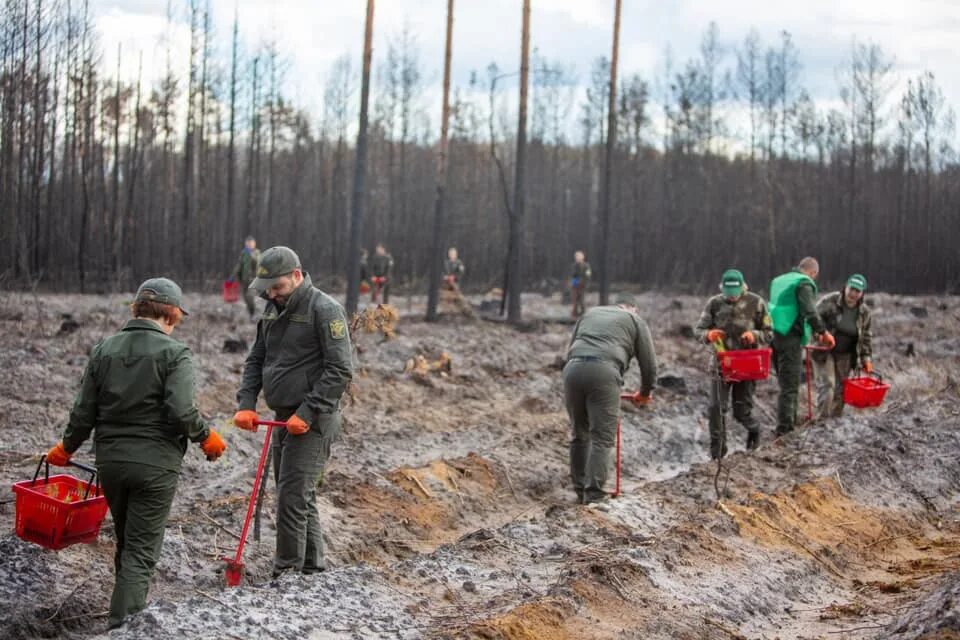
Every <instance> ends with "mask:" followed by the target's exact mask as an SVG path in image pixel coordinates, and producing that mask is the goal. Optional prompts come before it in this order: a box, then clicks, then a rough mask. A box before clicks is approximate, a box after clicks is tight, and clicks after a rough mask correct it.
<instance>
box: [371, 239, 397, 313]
mask: <svg viewBox="0 0 960 640" xmlns="http://www.w3.org/2000/svg"><path fill="white" fill-rule="evenodd" d="M370 274H371V277H370V280H371V285H370V286H371V290H370V301H371V302H377V297H378V295H379V293H380V292H381V291H383V304H387V303H388V302H390V281H391V280H392V279H393V256H391V255H390V254H389V253H388V252H387V248H386V247H385V246H384V245H383V243H380V244H378V245H377V246H376V248H375V249H374V250H373V257H372V258H370Z"/></svg>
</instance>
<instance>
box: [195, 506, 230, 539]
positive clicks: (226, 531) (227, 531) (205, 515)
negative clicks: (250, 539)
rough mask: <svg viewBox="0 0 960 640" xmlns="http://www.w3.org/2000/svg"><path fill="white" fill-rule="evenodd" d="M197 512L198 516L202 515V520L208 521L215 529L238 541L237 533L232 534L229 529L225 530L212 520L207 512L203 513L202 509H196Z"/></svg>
mask: <svg viewBox="0 0 960 640" xmlns="http://www.w3.org/2000/svg"><path fill="white" fill-rule="evenodd" d="M197 511H198V512H200V515H202V516H203V517H204V518H206V519H207V520H209V521H210V523H211V524H213V525H214V526H215V527H217V528H218V529H220V530H221V531H223V532H224V533H229V534H230V535H231V536H233V537H234V538H236V539H237V540H239V539H240V534H239V533H234V532H233V531H230V529H227V528H226V527H225V526H223V525H222V524H220V523H219V522H217V521H216V520H214V519H213V518H212V517H211V516H210V515H209V514H207V512H206V511H204V510H203V509H197Z"/></svg>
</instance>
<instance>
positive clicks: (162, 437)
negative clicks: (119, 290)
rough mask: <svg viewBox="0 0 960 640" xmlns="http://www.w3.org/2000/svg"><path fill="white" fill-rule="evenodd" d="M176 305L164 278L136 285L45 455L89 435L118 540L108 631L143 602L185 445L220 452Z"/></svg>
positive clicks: (67, 450)
mask: <svg viewBox="0 0 960 640" xmlns="http://www.w3.org/2000/svg"><path fill="white" fill-rule="evenodd" d="M181 300H182V294H181V291H180V287H179V286H177V284H176V283H175V282H173V281H172V280H168V279H167V278H151V279H150V280H147V281H145V282H144V283H143V284H141V285H140V288H139V289H138V290H137V297H136V299H135V300H134V302H133V304H131V305H130V310H131V312H132V315H133V319H132V320H128V321H127V324H126V325H125V326H124V327H123V329H122V330H121V331H120V333H117V334H114V335H112V336H110V337H108V338H105V339H104V340H102V341H101V342H100V343H99V344H97V345H96V346H95V347H94V348H93V350H92V351H91V352H90V360H89V361H88V362H87V368H86V370H85V371H84V373H83V379H82V380H81V382H80V390H79V391H78V392H77V396H76V399H75V400H74V403H73V409H72V410H71V411H70V421H69V423H68V424H67V429H66V431H65V432H64V434H63V440H62V441H61V442H59V443H58V444H57V445H56V446H55V447H53V448H52V449H50V452H49V453H47V461H48V462H49V463H50V464H55V465H61V466H62V465H66V464H67V463H68V462H69V461H70V457H71V455H72V454H73V453H74V452H75V451H76V450H77V449H79V448H80V445H81V444H83V442H84V441H85V440H86V439H87V438H88V437H89V436H90V432H91V431H93V432H94V436H93V438H94V441H95V442H96V456H97V472H98V473H99V475H100V483H101V485H102V486H103V495H104V496H105V497H106V499H107V504H108V505H109V506H110V514H111V515H112V516H113V527H114V531H115V533H116V536H117V550H116V553H115V554H114V559H113V565H114V569H115V570H116V576H117V578H116V582H115V583H114V585H113V595H112V596H111V597H110V617H109V618H108V619H107V628H109V629H113V628H116V627H119V626H120V625H121V624H123V622H124V618H126V617H127V616H128V615H130V614H132V613H135V612H137V611H140V610H141V609H143V608H144V607H145V606H146V602H147V590H148V589H149V587H150V578H151V577H152V576H153V570H154V568H155V567H156V565H157V561H158V560H159V559H160V548H161V546H162V545H163V533H164V531H165V529H166V525H167V517H168V516H169V514H170V505H171V504H172V503H173V496H174V494H175V493H176V491H177V483H178V482H179V480H180V468H181V466H182V464H183V455H184V453H186V451H187V440H190V441H193V442H197V443H199V444H200V447H201V448H202V449H203V452H204V454H205V455H206V456H207V460H211V461H213V460H216V459H217V458H219V457H220V455H221V454H223V452H224V451H225V450H226V448H227V446H226V444H225V443H224V441H223V439H221V438H220V436H219V435H218V434H217V432H216V431H214V430H213V429H210V427H208V426H207V425H206V424H205V423H204V421H203V420H202V419H201V418H200V412H199V410H198V409H197V404H196V400H195V396H194V373H193V360H192V359H191V356H190V350H189V349H188V348H187V347H186V346H184V345H183V344H181V343H179V342H177V341H176V340H174V339H173V338H171V337H170V334H172V333H173V330H174V328H175V327H176V326H177V325H178V324H180V320H181V319H182V318H183V316H185V315H187V312H186V311H185V310H184V309H183V307H182V304H183V303H182V301H181Z"/></svg>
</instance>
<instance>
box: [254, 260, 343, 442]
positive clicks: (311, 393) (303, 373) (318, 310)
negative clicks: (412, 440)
mask: <svg viewBox="0 0 960 640" xmlns="http://www.w3.org/2000/svg"><path fill="white" fill-rule="evenodd" d="M263 297H266V296H263ZM352 351H353V349H352V347H351V346H350V332H349V330H348V325H347V316H346V314H345V313H344V311H343V307H342V306H340V303H339V302H337V301H336V300H334V299H333V298H331V297H330V296H328V295H327V294H325V293H323V292H322V291H320V290H319V289H316V288H314V286H313V284H312V283H311V280H310V276H309V275H308V274H304V280H303V283H302V284H301V285H300V286H299V287H297V289H296V290H295V291H294V292H293V294H292V295H291V296H290V298H289V300H287V305H286V306H285V307H284V308H280V307H279V306H278V305H277V304H276V303H275V302H273V301H272V300H269V299H268V302H267V308H266V310H265V311H264V313H263V317H262V318H261V319H260V321H259V322H258V323H257V339H256V342H254V344H253V347H251V349H250V353H249V354H248V355H247V360H246V363H245V364H244V367H243V381H242V383H241V386H240V390H239V391H238V392H237V402H238V404H239V407H240V409H241V410H243V409H249V410H256V406H257V396H258V395H259V393H260V390H261V389H262V390H263V395H264V399H266V401H267V405H268V406H269V407H270V408H271V409H274V410H277V409H296V414H297V415H298V416H299V417H300V419H301V420H303V421H304V422H306V423H307V424H309V425H311V426H312V425H314V424H316V422H317V419H318V418H319V416H320V415H322V414H332V413H335V412H336V411H338V410H339V408H340V396H341V395H343V392H344V390H346V388H347V384H349V382H350V379H351V378H352V377H353V361H352Z"/></svg>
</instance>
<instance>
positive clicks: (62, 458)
mask: <svg viewBox="0 0 960 640" xmlns="http://www.w3.org/2000/svg"><path fill="white" fill-rule="evenodd" d="M71 455H72V454H69V453H67V450H66V449H64V448H63V442H58V443H57V444H55V445H54V446H52V447H50V451H47V462H49V463H50V464H52V465H53V466H55V467H65V466H67V463H68V462H70V456H71Z"/></svg>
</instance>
